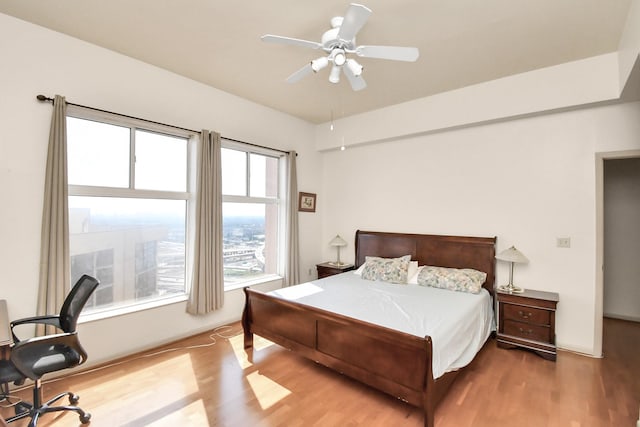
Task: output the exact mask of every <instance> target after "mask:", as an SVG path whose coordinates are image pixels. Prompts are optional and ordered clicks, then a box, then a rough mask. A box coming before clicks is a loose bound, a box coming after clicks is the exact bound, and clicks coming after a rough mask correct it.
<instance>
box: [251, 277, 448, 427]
mask: <svg viewBox="0 0 640 427" xmlns="http://www.w3.org/2000/svg"><path fill="white" fill-rule="evenodd" d="M245 296H246V301H245V308H244V312H243V316H242V325H243V328H244V346H245V348H247V349H248V348H251V347H252V346H253V334H258V335H260V336H261V337H264V338H266V339H268V340H270V341H273V342H274V343H276V344H279V345H281V346H283V347H285V348H287V349H289V350H292V351H295V352H296V353H298V354H301V355H303V356H305V357H307V358H309V359H311V360H314V361H316V362H318V363H320V364H322V365H325V366H328V367H330V368H331V369H333V370H335V371H338V372H340V373H342V374H344V375H347V376H349V377H351V378H354V379H356V380H358V381H361V382H363V383H365V384H367V385H370V386H372V387H374V388H376V389H378V390H381V391H383V392H385V393H388V394H390V395H392V396H394V397H397V398H399V399H402V400H404V401H406V402H408V403H410V404H412V405H414V406H418V407H420V408H423V409H424V414H425V426H427V427H433V412H434V407H435V404H436V403H437V401H438V400H439V399H440V397H442V396H443V395H444V392H445V391H446V388H448V386H449V385H450V384H451V382H452V381H453V377H454V376H453V375H446V376H444V377H442V378H440V379H439V380H438V381H437V382H434V380H433V373H432V370H431V357H432V356H431V354H432V353H431V351H432V345H431V338H429V337H425V338H419V337H415V336H413V335H409V334H405V333H402V332H398V331H394V330H391V329H387V328H383V327H380V326H377V325H373V324H370V323H367V322H362V321H359V320H356V319H352V318H349V317H345V316H341V315H339V314H335V313H331V312H327V311H324V310H321V309H317V308H314V307H309V306H305V305H302V304H298V303H295V302H291V301H287V300H284V299H281V298H278V297H274V296H270V295H267V294H265V293H263V292H260V291H256V290H252V289H249V288H246V289H245Z"/></svg>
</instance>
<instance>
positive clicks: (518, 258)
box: [496, 246, 529, 293]
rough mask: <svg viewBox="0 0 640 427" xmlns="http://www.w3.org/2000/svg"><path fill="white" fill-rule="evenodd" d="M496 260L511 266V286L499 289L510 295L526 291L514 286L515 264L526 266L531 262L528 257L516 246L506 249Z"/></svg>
mask: <svg viewBox="0 0 640 427" xmlns="http://www.w3.org/2000/svg"><path fill="white" fill-rule="evenodd" d="M496 259H499V260H500V261H507V262H508V263H510V264H509V284H508V285H506V286H498V289H500V290H501V291H504V292H509V293H513V292H516V293H519V292H522V291H523V290H524V289H522V288H519V287H517V286H515V285H514V284H513V264H526V263H528V262H529V259H527V257H526V256H524V254H523V253H522V252H520V251H519V250H517V249H516V247H515V246H511V247H510V248H509V249H505V250H504V251H502V252H500V253H499V254H498V255H496Z"/></svg>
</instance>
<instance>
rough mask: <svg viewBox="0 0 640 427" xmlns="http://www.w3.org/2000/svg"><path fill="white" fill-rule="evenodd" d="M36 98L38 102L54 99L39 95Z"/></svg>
mask: <svg viewBox="0 0 640 427" xmlns="http://www.w3.org/2000/svg"><path fill="white" fill-rule="evenodd" d="M36 98H37V99H38V101H53V99H51V98H49V97H47V96H44V95H37V96H36Z"/></svg>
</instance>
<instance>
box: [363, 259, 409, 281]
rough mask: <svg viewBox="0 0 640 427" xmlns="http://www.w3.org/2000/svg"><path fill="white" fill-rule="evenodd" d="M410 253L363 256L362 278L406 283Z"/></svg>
mask: <svg viewBox="0 0 640 427" xmlns="http://www.w3.org/2000/svg"><path fill="white" fill-rule="evenodd" d="M409 261H411V255H405V256H402V257H400V258H379V257H373V256H368V257H365V263H364V269H363V270H362V278H363V279H367V280H381V281H383V282H390V283H407V276H408V275H409Z"/></svg>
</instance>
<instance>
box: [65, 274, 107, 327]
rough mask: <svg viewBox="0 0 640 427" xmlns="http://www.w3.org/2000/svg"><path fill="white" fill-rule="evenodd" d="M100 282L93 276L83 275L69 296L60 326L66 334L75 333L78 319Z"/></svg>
mask: <svg viewBox="0 0 640 427" xmlns="http://www.w3.org/2000/svg"><path fill="white" fill-rule="evenodd" d="M99 283H100V282H98V280H97V279H94V278H93V277H91V276H88V275H86V274H85V275H83V276H82V277H81V278H80V279H78V281H77V282H76V284H75V285H74V286H73V289H71V292H69V295H67V298H66V299H65V300H64V304H62V309H61V310H60V326H61V327H62V330H63V331H65V332H75V331H76V326H77V325H78V318H79V317H80V312H81V311H82V309H83V308H84V305H85V304H86V303H87V301H88V300H89V297H90V296H91V294H92V293H93V291H95V290H96V287H97V286H98V284H99Z"/></svg>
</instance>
